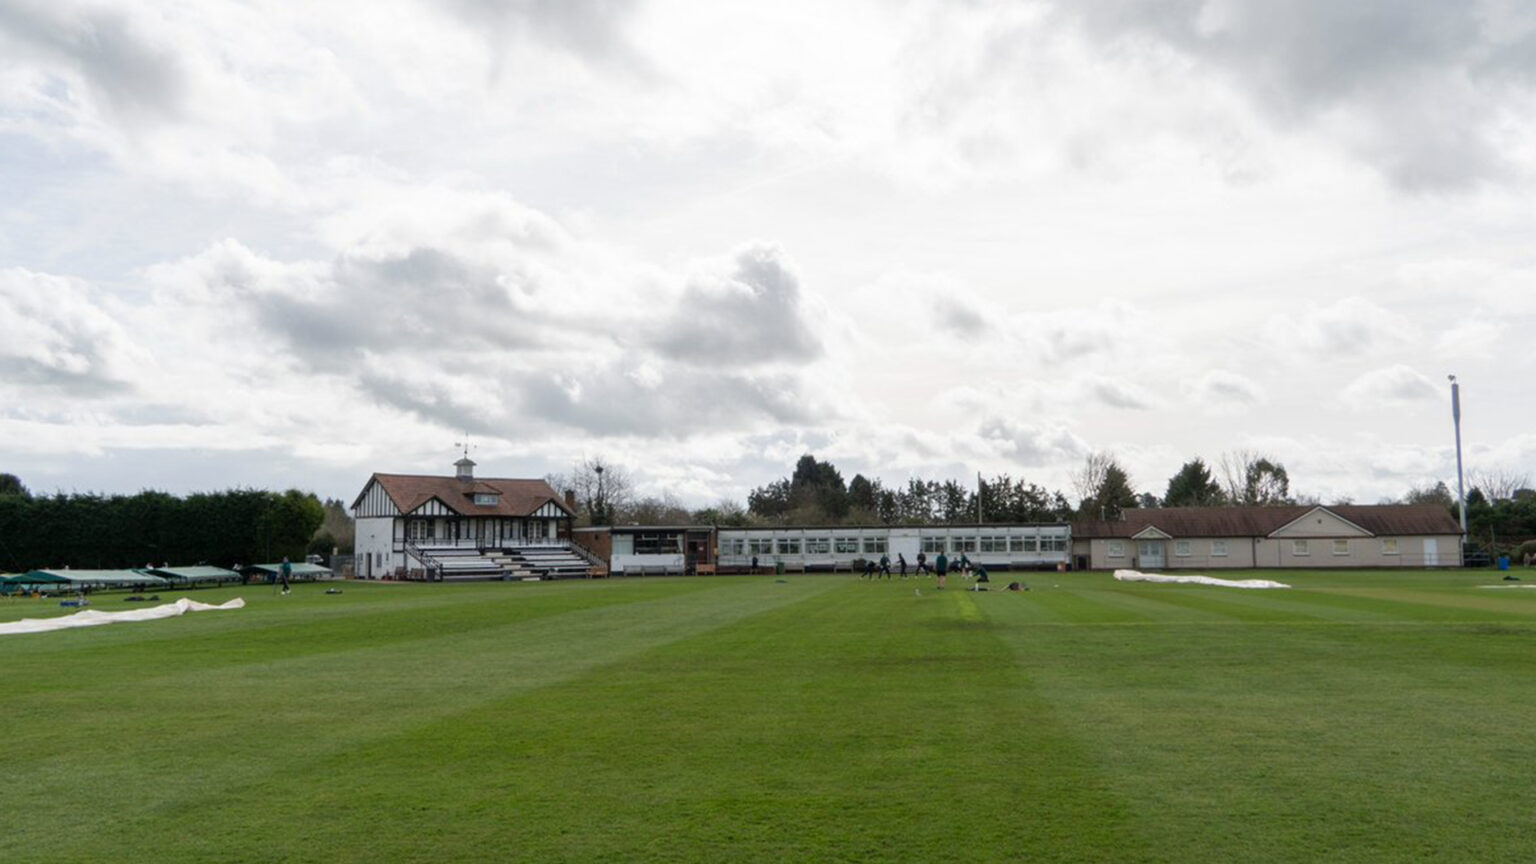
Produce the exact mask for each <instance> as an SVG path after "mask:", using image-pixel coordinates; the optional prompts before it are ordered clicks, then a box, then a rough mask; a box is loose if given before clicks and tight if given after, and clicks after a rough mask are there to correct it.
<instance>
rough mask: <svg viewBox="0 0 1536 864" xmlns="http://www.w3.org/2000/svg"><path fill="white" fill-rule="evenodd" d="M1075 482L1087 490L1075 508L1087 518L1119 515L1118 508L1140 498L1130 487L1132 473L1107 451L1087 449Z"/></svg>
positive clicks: (1128, 506)
mask: <svg viewBox="0 0 1536 864" xmlns="http://www.w3.org/2000/svg"><path fill="white" fill-rule="evenodd" d="M1076 485H1077V487H1078V490H1079V491H1080V492H1082V491H1086V492H1087V494H1085V495H1084V496H1083V498H1082V503H1081V504H1080V505H1079V507H1078V512H1079V513H1080V514H1082V516H1083V517H1084V518H1087V519H1103V520H1106V521H1107V520H1114V519H1119V518H1120V514H1121V512H1123V511H1125V510H1130V509H1133V508H1135V507H1137V506H1139V505H1140V503H1141V501H1140V500H1139V499H1138V498H1137V496H1136V490H1135V489H1133V488H1132V487H1131V477H1130V475H1129V474H1126V473H1125V469H1124V468H1121V467H1120V465H1119V463H1117V462H1116V461H1115V457H1114V456H1113V455H1111V454H1109V453H1089V454H1088V456H1087V457H1086V458H1085V459H1084V461H1083V467H1082V469H1081V470H1079V471H1078V474H1077V477H1076Z"/></svg>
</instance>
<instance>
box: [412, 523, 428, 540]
mask: <svg viewBox="0 0 1536 864" xmlns="http://www.w3.org/2000/svg"><path fill="white" fill-rule="evenodd" d="M411 539H412V540H414V541H421V540H425V539H427V523H426V522H412V523H411Z"/></svg>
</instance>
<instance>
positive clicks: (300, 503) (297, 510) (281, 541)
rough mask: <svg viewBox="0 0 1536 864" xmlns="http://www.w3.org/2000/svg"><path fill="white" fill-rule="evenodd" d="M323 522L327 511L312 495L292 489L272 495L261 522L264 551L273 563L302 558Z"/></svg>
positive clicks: (259, 529)
mask: <svg viewBox="0 0 1536 864" xmlns="http://www.w3.org/2000/svg"><path fill="white" fill-rule="evenodd" d="M269 494H270V493H269ZM324 520H325V508H324V507H322V506H320V500H319V499H318V498H316V497H315V496H314V494H313V493H310V492H300V491H299V490H297V489H289V490H288V491H287V492H284V493H283V494H281V495H272V496H271V498H270V499H269V501H268V504H267V508H266V510H265V512H263V513H262V514H261V518H260V520H259V522H258V533H259V535H260V537H261V538H262V540H263V544H262V545H263V547H264V548H263V549H262V550H261V552H262V553H263V555H264V556H265V557H268V558H270V559H271V560H276V559H278V558H280V557H287V558H303V557H304V553H305V550H306V549H307V548H308V547H309V541H310V538H312V537H314V536H315V529H317V528H319V527H320V523H321V522H323V521H324Z"/></svg>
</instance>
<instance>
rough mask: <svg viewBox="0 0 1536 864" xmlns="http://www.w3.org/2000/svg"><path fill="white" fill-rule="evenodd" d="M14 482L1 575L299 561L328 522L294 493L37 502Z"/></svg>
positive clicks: (7, 503)
mask: <svg viewBox="0 0 1536 864" xmlns="http://www.w3.org/2000/svg"><path fill="white" fill-rule="evenodd" d="M4 477H9V478H10V481H14V480H15V478H14V476H12V475H0V478H4ZM10 481H5V480H3V479H0V570H11V571H16V572H23V571H26V570H35V569H42V568H56V567H69V568H72V569H111V568H127V567H143V566H144V565H145V564H150V563H153V564H154V565H156V566H159V565H162V564H166V563H169V564H170V565H171V566H173V567H174V566H186V565H191V564H199V563H205V564H211V565H214V566H219V567H229V566H231V565H234V564H254V563H262V562H271V561H278V560H281V559H282V558H283V557H284V556H286V557H288V558H290V559H293V560H296V561H297V560H301V559H302V558H303V557H304V555H305V554H306V553H307V552H309V551H310V549H311V545H312V543H315V542H316V541H319V540H320V538H319V537H318V536H317V530H318V529H319V528H320V526H321V524H322V522H324V521H325V520H326V515H327V513H326V510H327V508H326V507H325V506H324V505H322V504H321V503H320V501H319V500H318V499H317V498H316V497H315V496H314V495H313V494H311V493H308V492H300V491H298V490H296V489H290V490H288V491H287V492H280V493H279V492H269V491H265V490H257V489H232V490H229V491H226V492H210V493H198V494H194V495H188V496H187V497H185V498H179V497H177V496H174V495H170V494H168V493H165V492H154V491H145V492H140V493H138V494H136V495H95V494H72V495H65V494H62V493H60V494H56V495H51V496H33V495H31V494H29V493H28V492H27V491H26V489H25V487H23V486H21V484H20V483H19V482H10ZM327 503H332V502H327ZM335 503H336V505H337V506H338V507H339V506H340V504H339V502H335ZM326 537H327V538H328V539H334V537H331V535H329V534H327V535H326ZM321 542H323V541H321ZM332 545H336V544H334V543H327V544H326V548H325V549H324V551H325V552H326V553H329V552H330V551H331V549H330V546H332ZM349 545H350V543H349Z"/></svg>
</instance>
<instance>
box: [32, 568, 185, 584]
mask: <svg viewBox="0 0 1536 864" xmlns="http://www.w3.org/2000/svg"><path fill="white" fill-rule="evenodd" d="M20 584H24V585H36V584H68V585H78V586H81V587H98V586H99V587H124V586H132V585H145V586H161V585H169V584H170V580H168V579H162V578H161V577H159V576H156V575H154V574H153V573H150V572H148V571H145V570H33V571H32V572H31V573H28V574H26V576H25V577H24V578H23V579H22V581H21V583H20Z"/></svg>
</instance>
